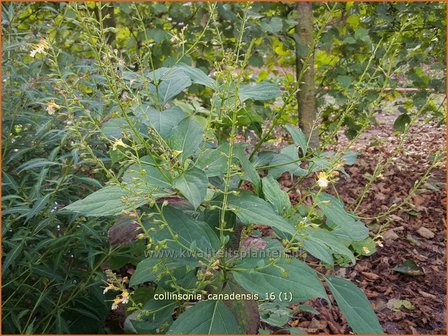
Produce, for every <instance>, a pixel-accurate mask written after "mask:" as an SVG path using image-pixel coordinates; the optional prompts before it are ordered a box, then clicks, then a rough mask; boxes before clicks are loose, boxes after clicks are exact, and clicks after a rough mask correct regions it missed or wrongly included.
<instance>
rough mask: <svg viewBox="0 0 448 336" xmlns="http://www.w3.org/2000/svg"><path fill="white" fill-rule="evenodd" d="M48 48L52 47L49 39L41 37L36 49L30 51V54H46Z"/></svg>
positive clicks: (33, 55)
mask: <svg viewBox="0 0 448 336" xmlns="http://www.w3.org/2000/svg"><path fill="white" fill-rule="evenodd" d="M48 49H50V45H49V44H48V42H47V40H45V39H44V38H41V39H40V41H39V43H38V44H37V45H36V46H35V47H34V49H33V50H31V51H30V56H31V57H33V58H34V57H35V56H36V54H42V55H45V54H46V53H47V50H48Z"/></svg>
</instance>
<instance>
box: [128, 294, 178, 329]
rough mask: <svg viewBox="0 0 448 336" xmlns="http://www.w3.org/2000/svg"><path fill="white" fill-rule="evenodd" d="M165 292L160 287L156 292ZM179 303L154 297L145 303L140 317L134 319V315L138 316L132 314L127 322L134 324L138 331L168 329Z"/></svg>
mask: <svg viewBox="0 0 448 336" xmlns="http://www.w3.org/2000/svg"><path fill="white" fill-rule="evenodd" d="M164 292H165V291H164V290H163V289H162V288H160V287H158V288H157V290H156V292H155V294H158V295H161V294H163V293H164ZM178 304H179V302H178V301H172V300H155V299H154V298H153V299H151V300H149V301H147V302H146V303H145V304H144V306H143V308H142V314H140V316H141V317H140V318H139V319H133V318H132V317H135V318H136V316H131V315H130V316H129V317H128V321H127V322H128V323H130V324H131V325H132V327H133V328H134V329H135V332H136V333H140V334H157V333H160V330H166V329H167V328H168V327H169V325H170V324H171V323H172V322H173V318H172V315H173V311H174V309H175V308H176V306H177V305H178Z"/></svg>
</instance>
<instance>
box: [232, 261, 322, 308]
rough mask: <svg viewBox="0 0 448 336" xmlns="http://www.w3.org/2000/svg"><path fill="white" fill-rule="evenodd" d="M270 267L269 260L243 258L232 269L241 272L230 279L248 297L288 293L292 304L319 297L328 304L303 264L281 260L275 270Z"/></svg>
mask: <svg viewBox="0 0 448 336" xmlns="http://www.w3.org/2000/svg"><path fill="white" fill-rule="evenodd" d="M269 263H270V261H269V259H261V258H245V259H243V260H242V261H241V262H240V263H239V264H237V265H236V266H235V268H236V269H237V270H238V269H242V270H241V271H234V272H232V274H233V277H234V279H235V281H236V282H238V283H239V284H240V286H241V287H243V288H244V289H246V290H247V291H249V292H251V293H258V294H259V295H265V293H269V292H274V293H279V292H283V293H289V292H290V293H292V299H293V301H294V302H298V301H306V300H308V299H312V298H318V297H320V298H324V299H325V300H327V301H329V300H328V297H327V294H326V292H325V288H324V286H323V285H322V283H321V282H320V280H319V278H318V277H317V275H316V272H315V271H314V270H313V269H312V268H311V267H309V266H308V265H307V264H305V263H304V262H302V261H299V260H297V259H294V258H292V259H289V260H286V259H285V258H284V257H282V258H281V259H280V260H278V261H277V263H276V264H275V266H269V267H266V266H267V265H269Z"/></svg>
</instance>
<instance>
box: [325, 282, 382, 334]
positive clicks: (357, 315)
mask: <svg viewBox="0 0 448 336" xmlns="http://www.w3.org/2000/svg"><path fill="white" fill-rule="evenodd" d="M326 280H327V283H328V285H329V287H330V290H331V292H332V293H333V296H334V298H335V300H336V303H337V304H338V306H339V308H340V309H341V311H342V313H343V314H344V316H345V318H346V319H347V322H348V324H349V325H350V327H351V328H352V329H353V331H354V332H355V333H357V334H383V333H384V331H383V329H382V328H381V325H380V323H379V322H378V318H377V317H376V315H375V313H374V311H373V309H372V307H371V306H370V303H369V300H367V297H366V296H365V294H364V293H363V292H362V291H361V290H360V289H359V288H358V287H356V286H355V285H354V284H353V283H351V282H350V281H348V280H345V279H342V278H338V277H334V276H330V277H326Z"/></svg>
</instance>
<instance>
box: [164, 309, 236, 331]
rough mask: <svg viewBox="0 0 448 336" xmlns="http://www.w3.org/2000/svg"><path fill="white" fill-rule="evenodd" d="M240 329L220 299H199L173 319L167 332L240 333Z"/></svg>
mask: <svg viewBox="0 0 448 336" xmlns="http://www.w3.org/2000/svg"><path fill="white" fill-rule="evenodd" d="M241 332H242V330H240V328H239V327H238V324H237V322H236V320H235V317H234V316H233V314H232V312H231V311H230V310H229V308H227V306H226V305H225V304H224V303H223V302H222V301H211V300H210V301H200V302H198V303H196V304H195V305H194V306H193V307H191V308H189V309H187V310H186V311H185V312H184V313H183V314H181V315H180V316H179V318H178V319H177V320H176V321H174V323H173V324H172V326H171V328H170V329H169V330H168V334H207V335H210V334H240V333H241Z"/></svg>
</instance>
